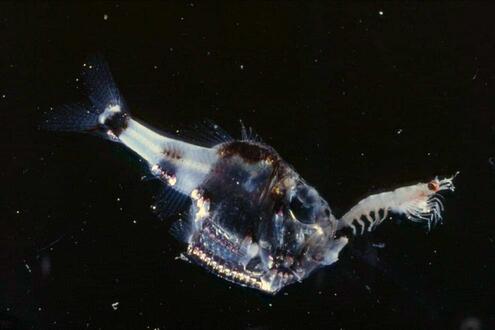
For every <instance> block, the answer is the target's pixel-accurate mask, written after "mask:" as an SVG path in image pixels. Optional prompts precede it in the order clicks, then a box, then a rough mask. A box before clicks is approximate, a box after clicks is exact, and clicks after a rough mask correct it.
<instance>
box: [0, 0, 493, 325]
mask: <svg viewBox="0 0 495 330" xmlns="http://www.w3.org/2000/svg"><path fill="white" fill-rule="evenodd" d="M494 10H495V6H494V5H491V4H489V3H488V2H486V3H477V4H476V3H433V4H431V3H430V4H419V3H412V2H404V3H389V2H387V3H371V2H369V3H360V4H346V5H343V4H340V3H327V4H318V3H312V4H295V3H283V2H278V3H247V2H246V3H240V4H229V5H220V4H216V5H215V4H213V3H210V4H208V5H207V4H203V3H196V2H194V3H183V4H182V3H180V4H179V3H170V4H166V3H165V4H163V3H148V2H147V3H137V2H136V3H132V2H130V3H122V2H119V3H111V2H102V3H97V2H93V3H87V4H77V3H72V4H63V3H62V2H51V3H50V2H48V3H34V2H33V3H24V4H20V3H8V2H2V3H1V4H0V113H1V122H0V123H1V130H0V134H1V136H0V138H1V139H0V143H1V149H0V150H1V154H0V157H1V160H2V167H1V171H0V180H1V181H0V187H1V188H0V189H1V195H0V198H1V200H0V202H1V206H0V207H1V216H0V219H1V220H0V328H6V329H12V328H34V329H82V328H89V329H100V328H101V329H155V328H159V329H175V328H186V327H188V328H199V327H202V328H223V329H226V328H245V329H270V328H302V327H304V328H307V329H309V328H315V327H316V328H325V329H341V328H342V329H358V328H369V329H384V328H390V329H397V328H399V327H400V328H413V329H468V327H467V326H469V324H471V325H472V329H479V328H483V329H492V328H493V326H494V325H495V323H494V322H495V316H494V311H493V306H494V303H495V299H494V296H493V295H494V293H495V292H494V284H493V278H494V276H495V268H494V266H493V264H494V247H495V246H494V232H493V230H494V228H495V219H494V213H495V207H494V197H495V194H494V189H495V178H494V174H495V173H494V171H495V169H494V168H493V166H492V165H490V164H491V163H490V157H491V156H493V155H495V145H494V140H495V129H494V128H495V126H494V123H495V121H494V120H495V114H494V110H493V106H494V91H495V49H494V37H495V22H494V20H493V13H494ZM380 12H381V13H380ZM105 15H108V16H105ZM104 17H106V19H105V18H104ZM97 52H99V53H102V54H104V56H105V57H106V59H107V61H108V62H109V63H110V66H111V68H112V71H113V74H114V77H115V80H116V81H117V83H118V85H119V86H120V89H121V91H122V93H123V95H124V96H125V98H126V100H127V103H128V105H129V106H130V108H131V110H132V111H133V114H134V115H135V116H136V117H138V118H140V119H142V120H143V121H145V122H147V123H149V124H151V125H153V126H155V127H157V128H160V129H163V130H165V131H166V130H175V129H177V127H183V126H188V125H192V124H194V123H197V122H200V121H201V120H202V119H205V118H209V119H212V120H214V121H215V122H217V123H218V124H220V125H221V126H223V128H224V129H226V130H227V131H229V132H231V133H232V134H233V135H235V136H238V132H239V131H240V129H239V122H238V120H239V119H242V120H243V121H244V122H246V123H247V124H249V125H251V126H253V127H254V129H255V130H256V131H257V132H258V133H259V134H260V135H261V136H262V137H263V138H264V139H265V141H266V142H268V143H269V144H270V145H272V146H273V147H274V148H275V149H276V150H277V151H278V152H279V153H280V154H281V155H282V156H283V157H284V158H285V159H286V160H287V161H288V162H289V163H291V164H293V165H294V167H295V168H296V169H297V170H298V172H299V173H300V174H301V175H302V176H303V177H304V178H305V179H306V180H307V181H308V182H310V183H312V184H313V185H314V186H315V187H317V189H318V190H319V192H320V193H321V194H322V195H323V196H325V198H326V199H327V200H328V202H329V204H330V206H331V207H332V208H333V211H334V213H335V214H336V215H337V216H340V215H341V214H342V213H343V212H345V211H346V210H347V209H348V208H350V207H351V206H352V205H353V204H354V203H355V202H357V201H358V200H359V199H360V198H362V197H364V196H366V195H367V194H370V193H374V192H377V191H381V190H382V189H390V188H395V187H397V186H400V185H403V184H408V183H416V182H420V181H425V180H429V179H431V178H432V177H433V176H435V175H442V176H443V175H451V174H453V173H454V172H455V171H457V170H460V171H461V175H460V176H459V177H458V179H457V181H456V183H457V187H458V189H457V190H456V192H455V193H454V194H451V195H449V196H448V198H447V202H446V207H447V210H446V212H445V217H444V218H445V221H444V224H443V225H442V226H440V227H438V228H436V229H435V230H433V231H432V232H430V233H427V232H426V231H425V230H424V229H422V228H419V227H417V226H412V225H408V224H401V225H398V224H396V223H393V222H389V223H387V224H384V225H382V226H381V227H380V228H379V230H377V231H376V232H375V233H372V234H369V235H366V236H365V237H361V238H358V239H356V240H353V241H352V242H351V244H349V245H348V246H347V248H346V249H345V250H344V252H343V253H342V254H341V260H340V261H339V262H338V263H337V264H335V265H333V266H331V267H328V268H326V269H322V270H320V271H318V272H317V273H315V274H314V275H313V276H311V277H310V278H308V279H306V280H305V281H304V282H303V283H301V284H297V285H293V286H291V287H288V288H287V289H286V290H284V291H283V292H281V293H280V294H279V295H277V296H275V297H269V296H265V295H263V294H260V293H258V292H254V291H252V290H249V289H243V288H240V287H237V286H234V285H231V284H229V283H227V282H224V281H222V280H220V279H217V278H215V277H214V276H212V275H210V274H208V273H206V272H205V271H203V270H202V269H200V268H198V267H196V266H194V265H190V264H187V263H185V262H182V261H180V260H175V257H176V256H177V255H178V254H179V253H180V252H181V251H182V250H183V246H181V245H180V244H179V243H177V242H176V241H174V239H173V238H172V237H171V236H170V235H169V234H168V228H169V226H170V224H171V222H172V220H173V219H168V220H165V221H160V220H158V219H157V218H156V217H155V215H153V214H152V212H150V209H149V206H150V204H151V201H152V194H153V191H154V190H153V184H151V183H148V182H142V181H141V180H140V177H141V176H142V175H143V174H144V172H143V168H142V165H140V163H139V162H138V161H137V158H136V157H135V156H134V155H133V154H132V153H130V152H129V151H127V150H125V149H124V148H122V147H119V146H118V145H115V144H112V143H110V142H108V141H104V140H101V139H97V138H94V137H90V136H84V135H77V134H76V135H70V134H66V135H64V134H54V133H47V132H42V131H39V130H38V129H37V127H36V126H37V124H38V123H39V120H40V117H41V114H42V113H43V112H44V111H47V110H48V109H49V108H50V107H54V106H56V105H60V104H64V103H68V102H73V101H77V100H80V99H81V98H82V97H83V93H82V87H81V84H80V82H78V81H76V79H77V78H78V77H79V72H80V69H81V68H82V65H83V63H84V60H85V58H86V57H87V56H88V55H91V54H94V53H97ZM381 243H384V245H385V247H384V248H380V247H377V246H380V244H381ZM115 302H119V305H118V307H117V309H116V310H114V308H113V307H112V304H113V303H115Z"/></svg>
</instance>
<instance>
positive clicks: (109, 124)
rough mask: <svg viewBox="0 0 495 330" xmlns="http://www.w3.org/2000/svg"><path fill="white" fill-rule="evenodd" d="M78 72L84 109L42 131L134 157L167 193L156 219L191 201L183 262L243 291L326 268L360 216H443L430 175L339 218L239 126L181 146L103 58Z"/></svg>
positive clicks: (438, 184) (61, 114) (274, 288)
mask: <svg viewBox="0 0 495 330" xmlns="http://www.w3.org/2000/svg"><path fill="white" fill-rule="evenodd" d="M83 76H84V78H85V82H86V85H87V88H88V92H89V100H90V103H88V104H77V105H67V106H63V107H61V109H59V110H58V111H56V112H54V113H51V114H49V115H48V117H47V119H46V120H45V122H44V126H45V127H46V128H48V129H53V130H61V131H82V132H87V133H91V134H96V135H100V136H103V137H105V138H107V139H109V140H111V141H114V142H118V143H121V144H123V145H125V146H126V147H127V148H129V149H130V150H132V151H133V152H135V153H136V154H137V155H138V156H139V157H141V158H142V159H143V160H144V161H145V162H146V163H147V165H148V168H149V173H150V174H151V175H152V176H153V177H154V178H156V179H157V180H160V181H161V182H162V184H163V187H164V188H165V189H166V190H167V191H168V192H167V193H166V194H164V195H163V197H162V198H161V200H159V201H158V205H159V208H160V211H161V213H162V215H164V216H166V215H170V214H173V213H174V212H176V211H178V210H180V209H183V208H186V209H187V206H186V204H187V202H189V206H188V212H187V217H186V218H185V219H182V220H178V221H176V222H175V223H174V224H173V225H172V227H171V232H172V234H173V235H174V236H175V237H176V238H177V239H179V240H181V241H182V242H184V243H185V244H186V245H187V247H186V249H185V256H186V258H187V259H188V260H190V261H192V262H194V263H196V264H198V265H200V266H202V267H204V268H206V269H207V270H208V271H210V272H212V273H214V274H216V275H218V276H219V277H221V278H223V279H226V280H228V281H231V282H234V283H237V284H239V285H242V286H247V287H250V288H254V289H258V290H261V291H263V292H266V293H269V294H275V293H277V292H278V291H279V290H281V289H282V288H284V287H285V286H287V285H289V284H292V283H294V282H298V281H302V280H303V279H304V278H306V277H307V276H309V275H310V274H311V273H313V272H314V271H315V270H316V269H318V268H320V267H323V266H327V265H330V264H333V263H334V262H336V261H337V260H338V256H339V253H340V251H341V250H342V248H343V247H344V246H345V245H346V244H347V242H348V235H345V234H338V232H339V233H340V232H343V229H344V228H351V229H352V230H353V232H354V233H356V224H357V225H359V226H360V227H361V229H362V231H364V228H365V224H364V222H363V220H362V219H366V220H367V221H368V222H369V226H368V229H369V230H371V229H372V228H374V226H376V225H378V224H379V223H381V221H383V220H384V219H382V218H381V216H382V215H383V217H385V215H386V213H385V212H389V211H390V212H392V213H394V212H395V213H401V212H402V213H404V214H405V215H406V216H409V217H411V216H412V218H411V219H412V220H414V221H427V222H428V224H430V223H432V222H434V221H433V218H434V219H437V220H438V217H440V218H441V214H440V211H441V210H440V209H439V206H438V205H441V206H442V208H443V204H441V203H440V204H435V203H436V198H437V196H438V192H440V191H441V190H446V189H450V190H453V185H448V183H449V184H451V183H452V178H450V179H444V180H438V179H435V180H436V181H431V182H430V183H428V184H418V187H413V188H411V189H409V188H408V187H405V188H401V189H402V190H401V193H400V194H397V193H396V194H394V192H389V193H384V194H380V195H372V196H370V197H369V198H367V199H365V200H363V201H361V202H360V203H358V204H357V205H356V206H355V207H354V208H352V209H351V210H350V211H349V212H348V213H347V214H345V215H344V216H343V217H342V218H340V219H337V218H336V217H335V216H334V215H333V213H332V211H331V209H330V207H329V206H328V203H327V202H326V201H325V200H324V199H323V198H322V197H321V196H320V195H319V193H318V191H317V190H316V189H315V188H314V187H312V186H311V185H309V184H308V183H306V182H305V180H304V179H303V178H302V177H301V176H300V175H299V174H298V173H297V172H296V171H295V170H294V168H293V167H292V166H290V165H289V164H288V163H287V162H286V161H284V160H283V159H282V158H281V157H280V155H279V154H278V153H277V152H276V151H275V150H274V149H273V148H272V147H270V146H268V145H266V144H265V143H263V142H261V141H260V140H259V139H257V138H255V137H253V136H252V134H248V133H247V130H246V129H245V128H243V134H242V138H241V139H232V138H231V137H229V136H228V135H227V134H225V133H223V132H221V131H220V130H219V128H218V127H217V126H214V127H213V128H212V129H213V130H214V132H213V134H215V135H216V136H217V137H220V138H217V139H216V142H215V143H210V144H209V145H207V146H204V145H201V144H194V143H189V142H186V141H183V140H181V139H179V138H177V137H176V136H173V135H168V134H163V133H159V132H158V131H156V130H154V129H152V128H151V127H149V126H147V125H145V124H144V123H142V122H140V121H139V120H137V119H135V118H134V117H133V116H132V115H131V113H130V112H129V110H128V108H127V106H126V104H125V102H124V100H123V98H122V97H121V96H120V93H119V91H118V89H117V87H116V85H115V83H114V81H113V78H112V76H111V74H110V71H109V69H108V67H107V65H106V64H105V63H104V62H103V61H101V60H98V59H94V60H92V61H90V64H89V65H86V70H85V71H84V72H83ZM419 185H421V186H419ZM406 188H408V189H409V190H408V189H406ZM404 189H406V190H405V192H403V190H404ZM399 195H400V196H399ZM374 196H379V198H378V197H374ZM379 210H382V213H381V214H380V212H379ZM414 212H416V213H414ZM384 214H385V215H384Z"/></svg>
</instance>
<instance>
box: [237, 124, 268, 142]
mask: <svg viewBox="0 0 495 330" xmlns="http://www.w3.org/2000/svg"><path fill="white" fill-rule="evenodd" d="M239 122H240V123H241V139H242V140H243V141H253V142H263V139H262V138H261V137H260V136H259V135H258V134H257V133H256V132H255V131H254V130H253V128H252V127H251V126H248V127H246V126H245V125H244V123H243V121H242V120H239Z"/></svg>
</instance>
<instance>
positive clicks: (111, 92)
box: [41, 56, 129, 141]
mask: <svg viewBox="0 0 495 330" xmlns="http://www.w3.org/2000/svg"><path fill="white" fill-rule="evenodd" d="M83 67H84V70H83V72H82V77H83V80H84V84H85V87H86V90H87V93H88V98H89V101H90V102H87V103H76V104H69V105H64V106H62V107H59V108H57V109H55V110H54V111H52V112H49V113H47V114H46V116H45V118H44V120H43V122H42V124H41V128H44V129H48V130H54V131H66V132H86V133H97V134H100V135H103V136H104V137H106V138H109V139H111V140H114V141H117V137H118V135H119V134H120V132H121V131H122V130H123V129H125V127H126V121H127V117H128V115H129V111H128V110H127V107H126V105H125V101H124V99H123V98H122V96H121V95H120V93H119V90H118V88H117V86H116V84H115V82H114V80H113V78H112V74H111V73H110V69H109V68H108V65H107V63H106V62H105V61H104V60H103V59H102V58H101V57H100V56H94V57H91V58H89V59H88V61H87V62H86V63H85V64H84V65H83Z"/></svg>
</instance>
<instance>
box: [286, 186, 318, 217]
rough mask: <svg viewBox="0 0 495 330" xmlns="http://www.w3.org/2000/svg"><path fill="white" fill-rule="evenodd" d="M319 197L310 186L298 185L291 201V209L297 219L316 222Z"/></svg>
mask: <svg viewBox="0 0 495 330" xmlns="http://www.w3.org/2000/svg"><path fill="white" fill-rule="evenodd" d="M316 201H317V198H316V196H315V194H314V193H313V192H312V191H311V189H310V188H307V187H305V186H303V185H301V186H298V187H297V189H296V191H295V194H294V196H292V198H291V200H290V202H289V209H290V210H291V212H292V213H293V214H294V216H295V217H296V219H297V220H298V221H300V222H302V223H305V224H312V223H314V222H315V216H314V213H315V212H314V208H315V206H316V204H317V203H315V202H316Z"/></svg>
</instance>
